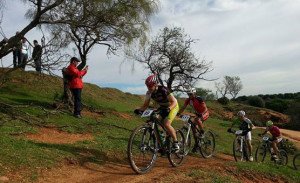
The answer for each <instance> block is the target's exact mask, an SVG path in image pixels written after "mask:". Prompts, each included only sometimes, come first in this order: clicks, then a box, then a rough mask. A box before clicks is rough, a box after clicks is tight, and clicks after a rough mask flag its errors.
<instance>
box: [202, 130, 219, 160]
mask: <svg viewBox="0 0 300 183" xmlns="http://www.w3.org/2000/svg"><path fill="white" fill-rule="evenodd" d="M215 143H216V140H215V135H214V134H213V132H212V131H206V132H205V133H204V138H202V139H200V141H199V147H200V153H201V155H202V157H203V158H211V157H212V156H213V155H214V153H215V151H216V144H215Z"/></svg>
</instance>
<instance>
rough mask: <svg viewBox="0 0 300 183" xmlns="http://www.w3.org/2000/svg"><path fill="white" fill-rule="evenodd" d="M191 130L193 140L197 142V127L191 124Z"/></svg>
mask: <svg viewBox="0 0 300 183" xmlns="http://www.w3.org/2000/svg"><path fill="white" fill-rule="evenodd" d="M192 131H193V137H194V140H195V142H197V141H198V139H199V136H198V134H197V129H196V128H195V127H194V126H192Z"/></svg>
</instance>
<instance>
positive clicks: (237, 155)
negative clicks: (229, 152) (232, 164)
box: [233, 137, 244, 162]
mask: <svg viewBox="0 0 300 183" xmlns="http://www.w3.org/2000/svg"><path fill="white" fill-rule="evenodd" d="M238 140H240V139H239V137H236V138H235V139H234V141H233V157H234V160H235V161H236V162H238V161H244V157H243V156H244V147H242V149H240V145H239V146H236V145H237V144H238Z"/></svg>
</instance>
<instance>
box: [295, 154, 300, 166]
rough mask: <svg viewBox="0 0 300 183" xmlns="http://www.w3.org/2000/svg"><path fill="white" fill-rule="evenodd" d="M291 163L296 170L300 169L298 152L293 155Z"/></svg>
mask: <svg viewBox="0 0 300 183" xmlns="http://www.w3.org/2000/svg"><path fill="white" fill-rule="evenodd" d="M293 165H294V168H295V169H296V170H300V154H296V155H295V156H294V159H293Z"/></svg>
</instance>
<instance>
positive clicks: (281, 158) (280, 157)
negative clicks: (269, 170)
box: [275, 149, 288, 166]
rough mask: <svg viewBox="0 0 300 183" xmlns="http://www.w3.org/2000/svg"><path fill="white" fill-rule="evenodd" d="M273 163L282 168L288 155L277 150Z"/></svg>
mask: <svg viewBox="0 0 300 183" xmlns="http://www.w3.org/2000/svg"><path fill="white" fill-rule="evenodd" d="M275 163H276V164H279V165H283V166H286V165H287V164H288V154H287V152H286V151H285V150H283V149H280V150H279V152H278V160H277V161H276V162H275Z"/></svg>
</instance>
